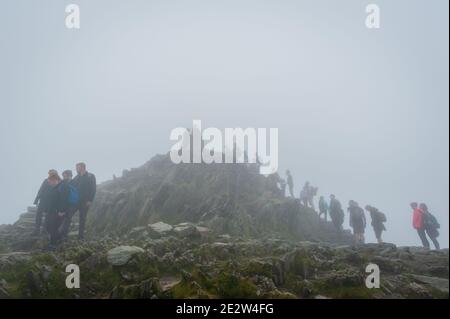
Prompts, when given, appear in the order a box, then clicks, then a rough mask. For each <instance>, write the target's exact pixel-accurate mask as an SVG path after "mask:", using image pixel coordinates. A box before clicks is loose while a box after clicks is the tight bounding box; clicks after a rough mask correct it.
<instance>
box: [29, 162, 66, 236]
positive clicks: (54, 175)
mask: <svg viewBox="0 0 450 319" xmlns="http://www.w3.org/2000/svg"><path fill="white" fill-rule="evenodd" d="M59 181H60V178H59V176H58V172H57V171H56V170H54V169H51V170H49V171H48V178H46V179H45V180H44V181H43V182H42V184H41V187H40V188H39V191H38V193H37V195H36V198H35V200H34V205H37V212H36V224H35V229H34V232H33V235H34V236H38V235H39V234H40V232H41V225H42V217H43V216H44V214H45V222H44V227H47V215H48V213H49V212H50V211H51V210H52V209H53V208H54V203H53V199H54V197H53V195H54V194H53V189H54V188H55V187H56V185H57V184H58V183H59Z"/></svg>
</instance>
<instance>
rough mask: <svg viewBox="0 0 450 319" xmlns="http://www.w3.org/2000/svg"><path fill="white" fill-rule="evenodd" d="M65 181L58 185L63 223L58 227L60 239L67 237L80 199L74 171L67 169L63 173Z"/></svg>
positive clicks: (59, 208) (59, 213) (59, 209)
mask: <svg viewBox="0 0 450 319" xmlns="http://www.w3.org/2000/svg"><path fill="white" fill-rule="evenodd" d="M62 175H63V181H62V182H61V183H60V184H59V186H58V191H59V194H58V216H59V217H60V218H61V223H60V225H59V228H58V234H59V237H60V239H63V240H64V239H66V238H67V236H68V234H69V230H70V224H71V222H72V217H73V214H74V213H75V211H76V209H77V205H78V201H79V195H78V190H77V189H76V187H75V186H73V184H72V176H73V175H72V171H71V170H66V171H64V172H63V173H62Z"/></svg>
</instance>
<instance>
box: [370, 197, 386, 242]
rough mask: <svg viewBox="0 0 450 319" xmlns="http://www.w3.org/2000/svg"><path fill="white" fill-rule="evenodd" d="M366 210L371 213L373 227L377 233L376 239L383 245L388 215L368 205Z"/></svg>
mask: <svg viewBox="0 0 450 319" xmlns="http://www.w3.org/2000/svg"><path fill="white" fill-rule="evenodd" d="M365 209H366V210H367V211H368V212H369V213H370V217H371V219H372V223H371V225H372V227H373V231H374V232H375V237H376V238H377V242H378V243H379V244H382V243H383V240H382V239H381V233H382V232H383V231H384V230H386V227H384V223H385V222H386V215H385V214H383V213H382V212H380V211H379V210H378V209H377V208H375V207H373V206H370V205H367V206H366V207H365Z"/></svg>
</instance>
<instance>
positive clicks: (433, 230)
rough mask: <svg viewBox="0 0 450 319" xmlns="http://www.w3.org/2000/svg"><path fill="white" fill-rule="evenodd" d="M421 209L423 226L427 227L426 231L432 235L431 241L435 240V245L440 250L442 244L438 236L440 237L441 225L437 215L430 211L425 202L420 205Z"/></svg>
mask: <svg viewBox="0 0 450 319" xmlns="http://www.w3.org/2000/svg"><path fill="white" fill-rule="evenodd" d="M419 207H420V209H421V210H422V211H423V228H424V229H425V233H426V234H427V235H428V237H430V239H431V241H432V242H433V245H434V247H435V248H436V249H437V250H439V249H440V245H439V242H438V241H437V238H438V237H439V230H438V229H439V228H440V227H441V225H439V223H438V221H437V219H436V217H434V216H433V215H432V214H431V213H430V212H429V211H428V206H427V205H426V204H424V203H422V204H420V205H419Z"/></svg>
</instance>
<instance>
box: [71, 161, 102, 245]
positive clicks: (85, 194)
mask: <svg viewBox="0 0 450 319" xmlns="http://www.w3.org/2000/svg"><path fill="white" fill-rule="evenodd" d="M76 170H77V176H75V178H74V179H73V181H72V185H73V186H74V187H75V188H76V189H77V190H78V205H77V208H76V210H75V212H74V213H76V211H78V212H79V213H80V222H79V223H80V224H79V230H78V239H79V240H82V239H84V229H85V226H86V217H87V213H88V211H89V208H90V207H91V204H92V202H93V201H94V198H95V193H96V191H97V181H96V178H95V175H94V174H92V173H89V172H88V171H87V170H86V164H85V163H78V164H77V165H76Z"/></svg>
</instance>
